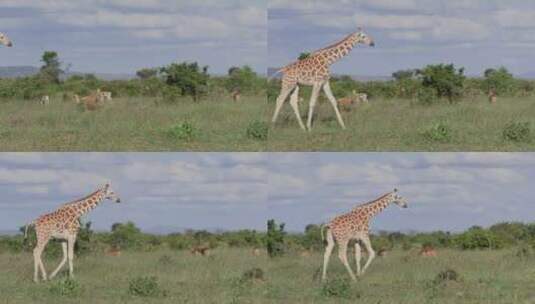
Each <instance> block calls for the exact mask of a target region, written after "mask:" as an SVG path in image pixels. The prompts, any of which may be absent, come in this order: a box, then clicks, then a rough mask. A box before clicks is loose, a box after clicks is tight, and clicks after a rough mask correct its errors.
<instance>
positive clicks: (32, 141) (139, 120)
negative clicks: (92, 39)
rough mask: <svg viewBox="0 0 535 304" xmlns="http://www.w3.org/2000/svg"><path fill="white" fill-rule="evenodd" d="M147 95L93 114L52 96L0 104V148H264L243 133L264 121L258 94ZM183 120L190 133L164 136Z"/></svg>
mask: <svg viewBox="0 0 535 304" xmlns="http://www.w3.org/2000/svg"><path fill="white" fill-rule="evenodd" d="M155 101H156V99H151V98H146V99H143V98H130V99H127V98H118V99H114V100H113V101H112V102H111V103H110V104H107V105H105V106H104V107H102V108H101V109H99V110H98V111H95V112H85V111H83V109H81V108H80V107H79V106H77V105H75V104H74V103H73V102H63V101H61V100H59V99H52V100H51V103H50V105H48V106H42V105H40V104H39V103H38V102H37V101H20V100H16V101H10V102H2V103H0V106H1V107H2V110H1V111H0V142H1V145H0V150H1V151H138V152H139V151H244V150H245V151H264V150H266V141H265V140H264V141H262V140H256V139H252V138H249V137H248V136H247V133H246V132H247V127H248V126H249V125H250V124H251V123H252V122H253V121H258V120H265V113H266V102H265V98H263V97H261V96H260V97H248V96H243V97H242V100H241V101H240V102H239V103H235V102H233V101H231V100H230V99H225V100H221V101H208V100H206V101H203V102H200V103H198V104H194V103H193V102H191V100H189V99H188V100H184V102H178V103H177V104H165V103H159V104H158V105H157V104H156V103H155ZM184 122H188V123H190V124H191V125H192V126H193V134H194V135H193V137H192V138H190V139H181V138H175V137H172V136H169V134H168V130H169V129H170V128H172V127H173V126H174V125H177V124H182V123H184Z"/></svg>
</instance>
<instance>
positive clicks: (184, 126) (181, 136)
mask: <svg viewBox="0 0 535 304" xmlns="http://www.w3.org/2000/svg"><path fill="white" fill-rule="evenodd" d="M167 136H169V137H170V138H173V139H177V140H191V139H193V137H194V136H195V128H194V127H193V125H192V124H191V123H189V122H183V123H179V124H175V125H173V126H172V127H170V128H169V129H168V130H167Z"/></svg>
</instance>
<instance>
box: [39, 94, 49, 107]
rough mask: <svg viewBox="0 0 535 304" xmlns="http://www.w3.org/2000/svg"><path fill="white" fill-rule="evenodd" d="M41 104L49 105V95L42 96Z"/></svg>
mask: <svg viewBox="0 0 535 304" xmlns="http://www.w3.org/2000/svg"><path fill="white" fill-rule="evenodd" d="M39 103H40V104H42V105H48V104H49V103H50V97H48V95H45V96H41V98H40V99H39Z"/></svg>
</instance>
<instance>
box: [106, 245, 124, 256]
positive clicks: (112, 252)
mask: <svg viewBox="0 0 535 304" xmlns="http://www.w3.org/2000/svg"><path fill="white" fill-rule="evenodd" d="M106 255H107V256H113V257H119V256H121V248H120V247H119V246H111V247H110V248H109V249H108V250H106Z"/></svg>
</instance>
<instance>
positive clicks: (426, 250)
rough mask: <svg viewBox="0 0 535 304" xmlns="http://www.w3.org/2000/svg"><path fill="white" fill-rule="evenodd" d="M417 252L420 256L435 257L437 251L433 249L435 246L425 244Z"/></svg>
mask: <svg viewBox="0 0 535 304" xmlns="http://www.w3.org/2000/svg"><path fill="white" fill-rule="evenodd" d="M419 254H420V256H422V257H436V256H437V251H436V250H435V248H433V246H431V245H426V246H423V247H422V250H421V251H420V253H419Z"/></svg>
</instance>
